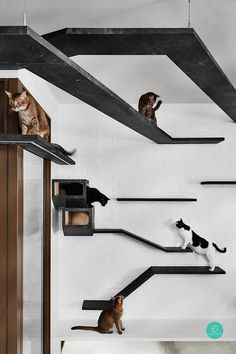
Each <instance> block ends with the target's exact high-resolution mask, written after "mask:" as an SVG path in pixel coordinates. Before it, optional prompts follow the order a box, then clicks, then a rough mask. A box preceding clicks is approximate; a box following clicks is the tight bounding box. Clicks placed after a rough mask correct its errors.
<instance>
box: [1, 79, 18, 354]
mask: <svg viewBox="0 0 236 354" xmlns="http://www.w3.org/2000/svg"><path fill="white" fill-rule="evenodd" d="M21 88H22V85H21V84H20V82H19V80H18V79H0V99H1V105H0V132H1V133H17V132H18V120H17V115H16V114H15V113H12V114H11V115H10V114H9V112H8V100H7V96H6V95H5V93H4V90H9V91H12V92H17V91H19V90H20V89H21ZM0 197H1V203H0V204H1V206H0V225H1V233H0V244H1V247H0V289H1V290H0V294H1V296H0V313H1V321H0V324H1V325H0V352H1V353H6V354H21V353H22V330H23V322H22V321H23V281H22V280H23V152H22V149H21V148H20V147H17V146H0Z"/></svg>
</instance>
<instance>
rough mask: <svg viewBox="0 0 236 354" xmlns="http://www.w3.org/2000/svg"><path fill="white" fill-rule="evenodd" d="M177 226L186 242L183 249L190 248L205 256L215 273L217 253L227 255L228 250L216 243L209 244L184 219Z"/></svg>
mask: <svg viewBox="0 0 236 354" xmlns="http://www.w3.org/2000/svg"><path fill="white" fill-rule="evenodd" d="M175 225H176V227H177V228H178V229H179V233H180V236H181V238H182V239H183V240H184V243H183V246H182V247H181V248H182V249H185V248H186V247H187V246H189V247H190V248H192V250H194V251H195V252H196V253H198V254H201V255H205V256H206V258H207V260H208V262H209V266H210V271H211V272H213V271H214V269H215V262H214V255H215V251H218V252H220V253H225V252H226V248H224V249H223V250H222V249H220V248H219V247H218V246H217V245H216V244H215V243H214V242H209V241H207V240H205V239H204V238H202V237H200V236H199V235H197V234H196V233H195V232H194V231H193V230H192V229H191V228H190V226H189V225H186V224H185V223H184V222H183V220H182V219H180V220H178V221H177V222H176V224H175Z"/></svg>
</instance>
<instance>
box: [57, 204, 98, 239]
mask: <svg viewBox="0 0 236 354" xmlns="http://www.w3.org/2000/svg"><path fill="white" fill-rule="evenodd" d="M62 229H63V233H64V236H92V235H93V230H94V207H93V206H92V207H90V208H63V209H62Z"/></svg>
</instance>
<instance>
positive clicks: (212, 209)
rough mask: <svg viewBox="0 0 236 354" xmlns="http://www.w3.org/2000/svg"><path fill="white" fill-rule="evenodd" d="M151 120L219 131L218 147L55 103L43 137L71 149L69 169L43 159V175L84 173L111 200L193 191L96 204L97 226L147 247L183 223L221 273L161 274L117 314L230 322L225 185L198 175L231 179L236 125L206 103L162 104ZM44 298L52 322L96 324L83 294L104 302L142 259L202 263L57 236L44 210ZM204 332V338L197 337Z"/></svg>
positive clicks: (232, 204) (123, 243)
mask: <svg viewBox="0 0 236 354" xmlns="http://www.w3.org/2000/svg"><path fill="white" fill-rule="evenodd" d="M159 125H160V126H161V127H162V128H163V129H165V130H166V131H167V132H168V133H170V134H171V135H173V136H176V137H181V136H187V137H190V136H225V138H226V141H225V142H223V143H220V144H218V145H157V144H154V143H152V142H151V141H149V140H147V139H146V138H144V137H142V136H140V135H138V134H137V133H135V132H133V131H131V130H130V129H128V128H126V127H125V126H122V125H121V124H119V123H118V122H116V121H114V120H112V119H111V118H109V117H107V116H105V115H103V114H101V113H100V112H98V111H96V110H94V109H93V108H91V107H89V106H87V105H85V104H81V103H80V104H73V105H69V104H68V105H61V106H60V116H59V117H57V119H56V120H55V121H54V124H53V141H58V142H59V143H61V144H64V145H65V146H66V147H67V148H73V147H76V148H77V150H78V151H77V154H76V156H75V160H76V162H77V164H76V166H65V167H64V166H58V165H53V167H52V177H53V178H87V179H88V180H89V181H90V186H92V187H97V188H99V189H100V190H101V191H102V192H104V193H105V194H106V195H108V196H109V197H112V198H116V197H122V196H123V197H128V196H130V197H152V196H156V197H196V198H197V199H198V202H197V203H137V204H134V203H133V204H132V203H121V202H120V203H119V202H116V201H114V200H112V201H110V202H109V204H108V205H107V206H106V207H105V208H103V207H101V206H100V205H96V210H95V212H96V227H97V228H112V227H118V228H120V227H121V228H125V229H127V230H130V231H132V232H135V233H137V234H138V235H141V236H143V237H146V238H148V239H150V240H153V241H155V242H157V243H160V244H163V245H169V246H172V245H173V246H176V245H179V244H180V240H179V238H178V235H177V232H176V230H175V228H173V224H174V222H175V221H176V220H177V219H178V218H180V217H183V219H184V220H185V221H186V223H188V224H190V225H191V226H192V227H193V229H194V230H195V231H196V232H197V233H199V234H200V235H202V236H203V237H206V238H207V239H209V240H214V241H216V242H217V243H218V244H219V246H227V247H228V253H227V254H226V255H223V254H219V253H218V254H217V258H216V259H217V264H218V265H220V266H221V267H222V268H223V269H225V270H226V272H227V275H225V276H224V275H219V276H208V275H204V276H196V275H195V276H194V275H193V276H191V275H188V276H186V275H185V276H184V275H179V276H178V275H175V276H171V275H163V276H159V277H158V278H157V276H156V277H153V278H151V279H150V280H149V281H148V282H147V283H145V285H143V286H142V287H140V288H139V289H138V290H137V291H135V292H134V293H133V294H132V295H130V296H129V297H128V298H127V299H126V300H125V316H124V318H125V320H131V319H157V320H160V319H183V320H184V319H206V320H209V321H211V320H216V319H217V320H221V321H223V320H227V319H235V316H236V309H235V294H236V286H235V281H234V280H235V273H236V266H235V261H234V259H235V252H236V248H235V247H236V241H235V232H236V219H235V212H234V211H235V209H236V190H235V187H232V186H231V187H205V186H201V185H200V181H202V180H207V179H213V180H214V179H225V180H227V179H229V180H232V179H234V178H235V171H236V159H235V156H234V151H235V148H236V142H235V136H236V125H234V124H233V123H232V122H231V121H230V119H229V118H227V117H226V116H225V114H224V113H223V112H222V111H221V110H220V109H219V108H218V107H216V106H215V105H213V104H195V105H194V104H191V105H184V104H175V105H164V106H163V107H162V108H161V110H160V112H159ZM52 213H53V229H52V245H53V248H52V249H53V254H52V279H53V287H52V296H53V302H52V305H53V321H54V328H56V326H57V321H59V322H60V321H61V320H62V321H66V320H71V322H72V323H73V324H83V323H84V321H85V322H86V320H89V319H90V323H91V324H93V323H95V322H96V319H97V316H98V312H97V311H82V310H81V306H82V302H83V300H84V299H109V297H110V296H112V295H114V294H115V293H116V292H118V291H119V290H121V289H122V288H123V287H125V286H126V285H127V284H128V283H129V282H130V281H132V280H133V279H134V278H136V277H137V276H138V275H139V274H140V273H142V272H143V271H144V270H146V269H147V268H148V267H149V266H151V265H173V266H174V265H206V264H207V263H206V261H205V260H204V259H203V258H202V257H201V256H198V255H196V254H166V253H163V252H161V251H158V250H155V249H152V248H149V247H146V246H144V245H142V244H140V243H138V242H135V241H133V240H130V239H126V238H125V237H122V236H118V235H104V236H102V235H95V236H93V237H87V238H86V237H64V236H63V232H62V229H61V215H60V213H59V215H58V214H57V212H56V211H55V210H54V209H53V211H52ZM203 335H204V334H203Z"/></svg>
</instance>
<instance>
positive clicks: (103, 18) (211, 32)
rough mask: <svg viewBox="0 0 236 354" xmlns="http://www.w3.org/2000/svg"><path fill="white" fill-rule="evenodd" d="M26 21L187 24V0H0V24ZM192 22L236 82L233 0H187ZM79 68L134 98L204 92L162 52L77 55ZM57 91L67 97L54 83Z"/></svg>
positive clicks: (50, 26) (52, 25) (54, 25)
mask: <svg viewBox="0 0 236 354" xmlns="http://www.w3.org/2000/svg"><path fill="white" fill-rule="evenodd" d="M24 9H25V11H26V14H27V24H28V25H29V26H31V27H32V28H33V29H34V30H35V31H37V32H38V33H39V34H43V33H47V32H50V31H53V30H57V29H60V28H64V27H156V28H158V27H187V21H188V0H119V1H118V0H67V1H62V0H50V1H48V0H41V1H38V0H0V23H1V25H21V24H23V13H24ZM191 26H192V27H193V28H194V29H195V30H196V31H197V33H198V34H199V36H200V38H201V39H202V40H203V42H204V43H205V44H206V46H207V48H208V49H209V51H210V52H211V54H212V55H213V56H214V58H215V59H216V61H217V62H218V64H219V65H220V66H221V68H222V69H223V71H224V72H225V73H226V75H227V76H228V77H229V79H230V80H231V82H232V83H233V85H234V86H236V65H235V63H236V49H235V45H234V43H235V33H236V0H191ZM74 60H76V62H78V63H79V64H80V65H81V66H82V67H83V68H85V69H86V70H88V71H89V72H90V73H91V74H92V75H94V76H95V77H97V78H98V79H100V80H101V81H102V82H103V83H104V84H106V85H108V87H110V88H111V89H112V90H113V91H114V92H116V93H117V94H119V95H120V96H121V97H123V98H124V99H126V100H127V101H128V102H129V103H135V102H136V101H137V97H138V96H139V95H140V94H141V93H143V92H146V91H151V90H153V91H157V92H158V93H159V94H161V96H162V98H163V100H164V101H165V102H208V98H207V97H206V96H205V95H204V94H203V93H202V92H201V91H200V90H199V89H198V88H197V87H196V86H195V85H194V84H193V83H192V82H191V81H190V80H189V79H188V78H187V77H186V76H185V75H184V74H183V73H182V72H181V71H180V70H179V69H178V68H177V67H175V65H174V64H173V63H171V62H170V61H169V60H168V59H167V58H165V57H154V56H152V57H145V56H137V57H136V56H133V57H128V56H126V57H116V56H113V57H112V56H107V57H96V56H94V57H90V58H89V57H85V56H81V57H76V58H74ZM54 93H55V95H56V97H57V98H58V99H60V100H64V101H65V102H66V101H68V102H71V101H72V102H73V99H72V98H69V96H68V97H67V98H65V97H64V98H63V95H62V94H60V91H59V90H57V89H55V90H54Z"/></svg>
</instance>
